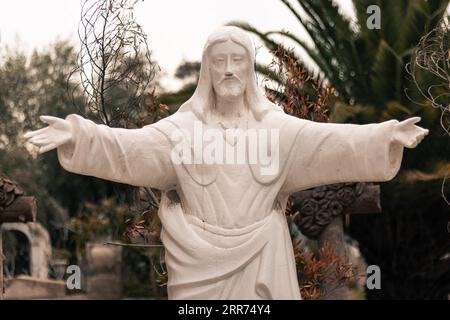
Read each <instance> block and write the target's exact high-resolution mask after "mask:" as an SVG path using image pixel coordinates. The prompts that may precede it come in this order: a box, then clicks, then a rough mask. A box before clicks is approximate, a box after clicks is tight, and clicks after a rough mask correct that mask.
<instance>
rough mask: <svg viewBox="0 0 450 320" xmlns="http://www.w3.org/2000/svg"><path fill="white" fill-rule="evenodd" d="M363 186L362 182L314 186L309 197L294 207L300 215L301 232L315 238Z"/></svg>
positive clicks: (340, 212)
mask: <svg viewBox="0 0 450 320" xmlns="http://www.w3.org/2000/svg"><path fill="white" fill-rule="evenodd" d="M364 188H365V184H364V183H338V184H332V185H327V186H320V187H317V188H314V189H313V190H312V192H311V197H310V198H307V199H304V200H303V201H301V202H300V203H299V204H298V206H297V208H296V210H298V211H299V212H300V215H301V219H299V227H300V230H301V232H302V233H303V234H304V235H306V236H307V237H308V238H310V239H317V237H318V236H319V235H320V233H321V232H322V230H323V229H324V228H325V227H326V226H327V225H328V224H329V223H330V222H331V221H332V220H333V219H334V218H336V217H338V216H339V215H342V214H343V213H344V209H345V208H347V207H348V206H350V205H351V204H352V203H353V202H354V201H355V199H356V198H357V197H358V196H360V195H361V194H362V192H363V191H364Z"/></svg>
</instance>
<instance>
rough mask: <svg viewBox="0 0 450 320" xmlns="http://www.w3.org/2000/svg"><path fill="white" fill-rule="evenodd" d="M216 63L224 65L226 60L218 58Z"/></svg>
mask: <svg viewBox="0 0 450 320" xmlns="http://www.w3.org/2000/svg"><path fill="white" fill-rule="evenodd" d="M214 61H215V62H216V63H222V62H224V61H225V59H224V58H216V59H215V60H214Z"/></svg>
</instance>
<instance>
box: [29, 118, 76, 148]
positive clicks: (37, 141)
mask: <svg viewBox="0 0 450 320" xmlns="http://www.w3.org/2000/svg"><path fill="white" fill-rule="evenodd" d="M39 118H40V119H41V121H42V122H45V123H47V124H48V126H47V127H45V128H42V129H39V130H35V131H30V132H27V133H26V134H25V135H24V138H25V139H26V140H28V142H30V143H32V144H34V145H35V146H38V147H39V153H44V152H47V151H50V150H53V149H55V148H57V147H59V146H61V145H63V144H65V143H69V142H73V135H72V127H71V124H70V122H69V121H67V120H64V119H61V118H57V117H52V116H40V117H39Z"/></svg>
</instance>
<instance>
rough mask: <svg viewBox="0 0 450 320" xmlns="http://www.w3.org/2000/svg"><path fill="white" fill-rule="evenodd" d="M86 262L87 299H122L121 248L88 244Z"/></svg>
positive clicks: (101, 244)
mask: <svg viewBox="0 0 450 320" xmlns="http://www.w3.org/2000/svg"><path fill="white" fill-rule="evenodd" d="M86 260H87V273H86V286H87V287H86V291H87V295H88V298H89V299H120V298H122V247H119V246H107V245H104V244H103V242H101V243H88V244H87V245H86Z"/></svg>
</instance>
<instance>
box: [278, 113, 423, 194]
mask: <svg viewBox="0 0 450 320" xmlns="http://www.w3.org/2000/svg"><path fill="white" fill-rule="evenodd" d="M418 121H420V118H419V117H414V118H410V119H407V120H405V121H402V122H399V121H397V120H390V121H386V122H382V123H379V124H367V125H353V124H332V123H317V122H312V121H306V120H299V125H300V126H301V129H300V131H299V134H298V135H297V138H296V141H295V146H294V149H293V150H292V151H293V152H292V153H291V156H290V158H289V160H288V165H289V167H288V173H287V178H286V181H285V184H284V186H283V192H286V193H292V192H296V191H300V190H304V189H308V188H312V187H316V186H320V185H327V184H333V183H340V182H377V181H378V182H380V181H388V180H390V179H392V178H393V177H394V176H395V175H396V174H397V172H398V170H399V169H400V165H401V160H402V155H403V148H404V147H407V148H415V147H416V146H417V145H418V144H419V143H420V141H422V139H423V138H424V137H425V136H426V135H427V134H428V130H427V129H423V128H421V127H419V126H416V125H415V123H417V122H418Z"/></svg>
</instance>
